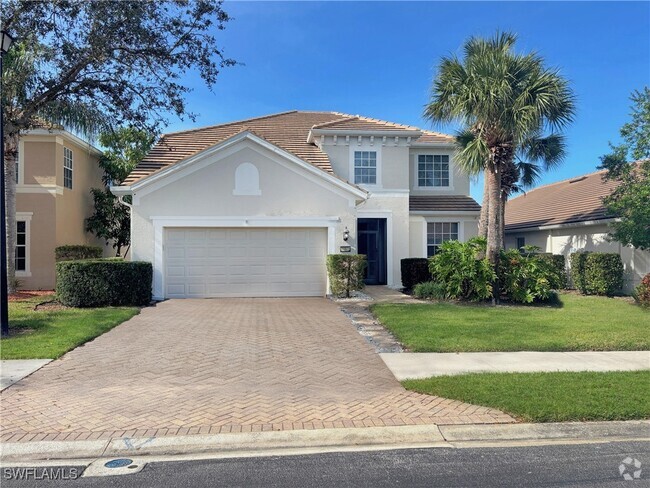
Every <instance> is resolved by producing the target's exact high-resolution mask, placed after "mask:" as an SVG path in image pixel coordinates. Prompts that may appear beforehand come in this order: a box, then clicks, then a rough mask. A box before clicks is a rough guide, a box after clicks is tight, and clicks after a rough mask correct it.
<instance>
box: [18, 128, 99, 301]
mask: <svg viewBox="0 0 650 488" xmlns="http://www.w3.org/2000/svg"><path fill="white" fill-rule="evenodd" d="M100 155H101V152H100V151H99V150H98V149H96V148H94V147H92V146H91V145H90V144H88V143H87V142H85V141H83V140H82V139H80V138H78V137H77V136H75V135H73V134H71V133H70V132H68V131H66V130H63V129H55V130H46V129H35V130H31V131H29V132H27V133H25V134H23V135H21V137H20V141H19V148H18V164H17V168H16V252H15V265H16V278H17V279H18V282H19V284H20V288H22V289H28V290H51V289H53V288H54V286H55V262H54V249H55V248H56V247H57V246H61V245H65V244H94V245H102V244H103V243H102V242H100V241H98V240H97V239H95V238H94V237H93V236H92V235H90V234H87V233H86V231H85V220H86V218H87V217H89V216H90V215H92V212H93V199H92V196H91V194H90V189H91V188H93V187H95V188H102V187H103V183H102V179H101V178H102V174H103V173H102V170H101V169H100V167H99V165H98V159H99V156H100Z"/></svg>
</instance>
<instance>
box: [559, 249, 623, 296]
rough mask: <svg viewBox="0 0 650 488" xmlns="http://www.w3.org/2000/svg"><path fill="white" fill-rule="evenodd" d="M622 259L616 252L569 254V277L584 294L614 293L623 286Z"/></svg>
mask: <svg viewBox="0 0 650 488" xmlns="http://www.w3.org/2000/svg"><path fill="white" fill-rule="evenodd" d="M623 271H624V270H623V261H621V256H620V255H619V254H617V253H606V252H582V253H574V254H572V255H571V277H572V278H573V283H574V285H575V287H576V288H577V289H578V290H580V292H581V293H583V294H584V295H614V294H615V293H617V292H619V291H620V290H621V288H623Z"/></svg>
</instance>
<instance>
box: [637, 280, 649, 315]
mask: <svg viewBox="0 0 650 488" xmlns="http://www.w3.org/2000/svg"><path fill="white" fill-rule="evenodd" d="M634 299H635V300H636V301H637V303H638V304H639V305H641V306H642V307H650V273H648V274H647V275H645V276H644V277H643V279H642V280H641V283H640V284H639V286H637V287H636V289H635V290H634Z"/></svg>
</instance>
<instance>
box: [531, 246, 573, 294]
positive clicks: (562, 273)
mask: <svg viewBox="0 0 650 488" xmlns="http://www.w3.org/2000/svg"><path fill="white" fill-rule="evenodd" d="M537 257H538V258H540V259H541V260H543V261H547V262H548V263H549V264H550V265H551V266H552V267H553V269H555V275H554V279H553V282H552V283H551V286H552V288H553V289H554V290H565V289H566V288H567V286H568V283H567V281H568V280H567V272H566V260H565V259H564V256H563V255H562V254H538V255H537Z"/></svg>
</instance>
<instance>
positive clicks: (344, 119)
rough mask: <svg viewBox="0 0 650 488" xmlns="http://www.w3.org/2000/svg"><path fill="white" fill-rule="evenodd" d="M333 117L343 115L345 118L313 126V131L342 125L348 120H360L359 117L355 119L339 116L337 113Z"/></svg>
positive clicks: (349, 116)
mask: <svg viewBox="0 0 650 488" xmlns="http://www.w3.org/2000/svg"><path fill="white" fill-rule="evenodd" d="M332 115H341V116H343V118H341V119H336V120H330V121H329V122H323V123H321V124H315V125H312V126H311V128H312V129H322V128H323V127H329V126H330V125H334V124H340V123H341V122H347V121H348V120H355V119H358V118H359V117H355V116H354V115H344V114H339V113H336V112H332Z"/></svg>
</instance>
